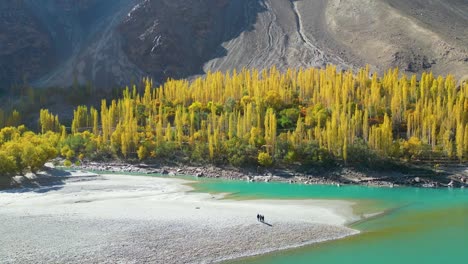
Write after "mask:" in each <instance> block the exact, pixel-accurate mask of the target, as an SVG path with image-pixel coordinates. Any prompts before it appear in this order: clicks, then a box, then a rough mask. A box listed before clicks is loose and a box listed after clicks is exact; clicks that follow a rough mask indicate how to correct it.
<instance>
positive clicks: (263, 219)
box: [257, 214, 265, 222]
mask: <svg viewBox="0 0 468 264" xmlns="http://www.w3.org/2000/svg"><path fill="white" fill-rule="evenodd" d="M257 221H260V222H265V216H264V215H261V214H257Z"/></svg>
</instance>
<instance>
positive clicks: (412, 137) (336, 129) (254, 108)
mask: <svg viewBox="0 0 468 264" xmlns="http://www.w3.org/2000/svg"><path fill="white" fill-rule="evenodd" d="M144 83H145V92H144V93H143V94H141V95H140V94H139V93H137V90H136V89H133V91H129V90H128V89H127V90H126V91H125V92H124V94H123V97H122V98H121V99H118V100H113V101H112V102H111V103H110V104H109V105H108V104H107V102H106V101H103V102H102V106H101V110H100V113H99V114H98V111H97V110H96V109H93V108H91V109H89V110H88V109H87V107H85V106H82V107H79V108H78V109H77V110H76V111H75V118H74V121H73V125H72V132H73V134H76V133H79V132H82V131H86V130H87V131H90V132H92V134H93V135H94V137H95V139H93V140H94V141H95V142H96V145H97V146H98V148H100V147H101V145H104V146H106V147H107V146H109V145H110V146H111V150H112V153H114V154H117V155H122V156H124V157H132V155H133V156H136V155H138V154H141V155H139V156H140V158H141V159H144V158H147V157H148V156H149V157H157V156H158V155H160V154H158V151H156V150H157V149H158V148H159V147H161V146H162V145H163V144H166V145H167V144H169V145H173V146H176V148H177V149H190V151H193V149H202V148H204V147H202V146H207V149H208V152H207V153H208V157H206V158H209V159H211V160H214V159H216V158H219V157H223V156H225V155H223V153H226V148H227V144H228V142H230V141H232V140H237V141H240V142H243V144H246V145H248V146H249V147H253V148H255V149H257V150H258V151H259V152H262V153H263V152H264V153H267V154H268V155H270V156H271V157H272V158H273V161H278V160H279V159H278V158H280V159H283V158H284V157H286V156H288V157H290V158H291V157H297V158H298V159H301V158H300V157H301V155H300V152H301V150H300V149H301V148H303V146H305V145H314V146H316V148H318V150H320V151H323V150H326V152H328V154H329V155H332V156H333V157H334V158H335V159H336V158H337V159H342V160H345V161H347V160H348V159H349V158H350V157H349V152H350V151H349V149H350V147H353V146H355V145H364V146H366V147H367V148H369V149H370V150H372V152H374V153H375V154H377V155H379V156H381V157H384V158H407V159H410V158H433V157H434V156H437V157H445V158H455V157H457V158H458V159H459V160H464V159H466V157H467V156H468V124H467V120H468V100H467V96H468V86H467V85H466V84H465V85H463V86H459V87H457V85H456V80H455V79H454V78H453V77H452V76H450V75H449V76H447V77H446V78H444V77H437V78H436V77H434V76H433V75H432V73H423V74H422V76H421V79H420V81H417V79H416V76H412V77H411V78H408V77H407V76H405V75H403V76H400V74H399V72H398V69H393V70H389V71H388V72H387V73H386V74H385V75H384V76H383V78H379V77H378V76H377V75H376V74H374V75H372V77H369V70H368V68H366V69H361V70H359V71H358V72H357V73H356V74H354V73H353V72H351V71H348V72H337V71H336V68H335V67H333V66H329V67H327V68H326V69H307V70H302V69H301V70H288V71H287V72H285V73H281V72H279V71H277V70H276V69H275V68H272V69H270V70H269V71H266V70H265V71H261V72H259V71H256V70H251V71H248V70H243V71H241V72H236V71H234V72H232V73H226V74H222V73H219V72H217V73H208V74H207V76H206V77H205V78H198V79H196V80H195V81H193V82H188V81H185V80H182V81H174V80H170V81H168V82H167V83H166V84H164V85H163V86H161V87H159V88H157V89H154V88H153V87H152V83H151V81H150V80H148V79H147V80H145V82H144ZM465 131H467V132H465ZM197 145H200V146H197ZM351 158H352V157H351Z"/></svg>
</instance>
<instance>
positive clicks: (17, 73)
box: [0, 0, 468, 89]
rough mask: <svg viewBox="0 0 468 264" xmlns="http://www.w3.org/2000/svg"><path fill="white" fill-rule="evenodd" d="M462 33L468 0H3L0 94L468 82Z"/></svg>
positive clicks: (467, 46)
mask: <svg viewBox="0 0 468 264" xmlns="http://www.w3.org/2000/svg"><path fill="white" fill-rule="evenodd" d="M466 25H468V5H466V0H452V1H445V0H433V1H426V0H412V1H407V0H346V1H344V0H2V1H0V87H9V86H10V85H11V84H13V83H22V82H23V79H24V78H26V79H27V80H28V82H30V83H32V84H33V85H35V86H38V87H44V86H70V85H71V84H72V83H73V82H74V80H77V81H78V82H80V83H87V82H92V83H94V85H95V86H96V87H97V88H99V89H111V88H114V87H115V86H124V85H128V84H130V83H131V82H136V81H138V80H139V79H141V78H142V77H146V76H149V77H151V78H153V79H154V80H155V81H156V82H163V81H165V80H166V79H167V78H190V77H191V76H195V75H199V74H204V73H206V72H208V71H217V70H220V71H228V70H233V69H238V70H239V69H242V68H257V69H265V68H270V67H272V66H275V67H276V68H278V69H279V70H283V71H284V70H286V69H288V68H299V67H324V66H325V65H327V64H330V63H332V64H336V65H338V68H341V69H347V68H356V67H363V66H365V65H366V64H369V65H370V66H371V69H372V70H375V71H378V72H379V73H383V71H384V70H385V69H388V68H390V67H399V68H400V70H401V71H402V72H406V73H410V74H413V73H421V72H422V71H432V72H433V73H434V74H436V75H439V74H442V75H444V74H448V73H451V74H454V75H455V77H457V78H463V77H464V76H466V77H467V78H468V37H467V36H468V27H467V26H466Z"/></svg>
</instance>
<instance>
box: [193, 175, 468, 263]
mask: <svg viewBox="0 0 468 264" xmlns="http://www.w3.org/2000/svg"><path fill="white" fill-rule="evenodd" d="M194 186H195V188H196V189H197V191H202V192H223V193H224V192H227V193H231V195H230V196H229V197H228V198H232V199H256V198H262V199H345V200H353V201H356V203H357V206H356V208H355V210H356V212H358V213H370V212H377V211H382V210H386V213H385V214H384V215H382V216H380V217H376V218H373V219H371V220H367V221H364V222H360V223H356V224H354V225H352V227H353V228H356V229H358V230H361V231H362V233H361V234H359V235H357V236H353V237H348V238H345V239H342V240H338V241H330V242H325V243H320V244H316V245H311V246H307V247H303V248H299V249H293V250H287V251H281V252H276V253H273V254H268V255H263V256H258V257H252V258H245V259H240V260H237V261H232V262H229V263H247V264H266V263H269V264H280V263H340V264H343V263H360V264H364V263H429V264H431V263H434V264H435V263H437V264H439V263H468V190H465V189H419V188H409V187H407V188H392V189H391V188H372V187H363V186H343V187H336V186H321V185H296V184H282V183H247V182H240V181H223V180H201V181H199V182H197V183H196V184H194Z"/></svg>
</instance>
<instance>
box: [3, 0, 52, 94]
mask: <svg viewBox="0 0 468 264" xmlns="http://www.w3.org/2000/svg"><path fill="white" fill-rule="evenodd" d="M53 64H54V52H53V45H52V39H51V36H50V35H49V33H48V31H47V29H46V28H45V27H44V25H42V24H41V23H40V21H39V20H38V19H37V18H36V17H35V16H34V15H33V13H32V11H31V10H30V9H28V8H27V6H26V5H24V3H22V1H18V0H3V1H1V2H0V89H1V88H3V89H6V88H8V87H9V86H10V85H13V84H15V83H23V81H24V80H25V79H27V80H34V79H36V78H38V77H40V76H41V75H43V74H45V73H47V71H48V70H50V68H51V66H52V65H53Z"/></svg>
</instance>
